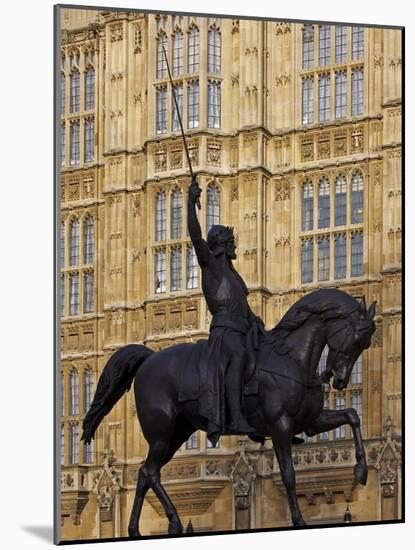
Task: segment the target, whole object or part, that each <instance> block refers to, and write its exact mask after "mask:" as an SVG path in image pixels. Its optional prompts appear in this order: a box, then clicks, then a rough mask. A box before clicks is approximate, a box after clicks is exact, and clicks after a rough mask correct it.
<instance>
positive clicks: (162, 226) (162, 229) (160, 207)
mask: <svg viewBox="0 0 415 550" xmlns="http://www.w3.org/2000/svg"><path fill="white" fill-rule="evenodd" d="M164 240H166V193H165V192H164V191H160V192H159V193H157V195H156V241H164Z"/></svg>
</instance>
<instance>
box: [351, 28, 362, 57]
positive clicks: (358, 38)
mask: <svg viewBox="0 0 415 550" xmlns="http://www.w3.org/2000/svg"><path fill="white" fill-rule="evenodd" d="M364 36H365V35H364V29H363V27H353V28H352V59H353V60H356V59H362V58H363V53H364Z"/></svg>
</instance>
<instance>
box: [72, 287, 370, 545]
mask: <svg viewBox="0 0 415 550" xmlns="http://www.w3.org/2000/svg"><path fill="white" fill-rule="evenodd" d="M375 309H376V308H375V303H373V304H372V305H371V306H370V307H369V309H366V305H365V303H364V301H363V302H358V301H357V300H356V299H355V298H353V297H352V296H350V295H349V294H347V293H345V292H343V291H340V290H337V289H323V290H317V291H315V292H312V293H310V294H308V295H306V296H305V297H304V298H302V299H300V300H299V301H298V302H297V303H295V304H294V305H293V306H292V307H291V308H290V309H289V310H288V312H287V313H286V314H285V315H284V317H283V318H282V320H281V321H280V322H279V323H278V324H277V325H276V326H275V327H274V328H273V329H271V330H269V331H265V330H264V331H263V333H261V334H260V337H259V351H258V355H257V360H256V366H255V370H254V371H253V373H252V377H251V380H250V381H249V385H250V386H251V387H254V388H256V390H255V391H250V392H248V395H245V405H244V407H245V408H244V412H245V415H246V418H247V421H248V424H249V426H252V427H253V428H254V430H255V433H256V434H257V435H258V436H261V437H270V438H271V439H272V443H273V447H274V450H275V453H276V456H277V460H278V463H279V466H280V471H281V478H282V481H283V483H284V486H285V489H286V492H287V498H288V503H289V507H290V511H291V518H292V522H293V525H304V524H305V523H304V520H303V518H302V515H301V511H300V509H299V506H298V501H297V496H296V492H295V473H294V466H293V460H292V455H291V445H292V438H293V436H295V434H301V433H302V432H305V433H306V434H307V435H309V436H313V435H316V434H319V433H322V432H326V431H328V430H333V429H335V428H338V427H339V426H343V425H345V424H348V425H349V426H351V429H352V433H353V438H354V444H355V449H356V461H357V463H356V466H355V469H354V475H355V478H356V480H357V481H358V482H359V483H361V484H363V485H365V484H366V480H367V464H366V456H365V451H364V447H363V441H362V435H361V431H360V419H359V416H358V414H357V413H356V411H355V410H354V409H352V408H348V409H344V410H324V409H323V397H324V387H323V382H327V381H328V380H329V379H330V378H331V377H333V387H334V388H335V389H338V390H343V389H344V388H345V387H346V386H347V384H348V382H349V378H350V374H351V372H352V368H353V365H354V364H355V362H356V360H357V358H358V357H359V355H360V354H361V352H362V351H363V350H364V349H366V348H367V347H369V346H370V341H371V337H372V334H373V333H374V330H375V324H374V320H373V319H374V315H375ZM326 345H327V346H328V347H329V353H328V357H327V363H326V370H325V372H324V373H323V375H322V377H321V376H319V375H318V363H319V359H320V356H321V353H322V351H323V349H324V347H325V346H326ZM208 353H209V343H208V342H207V341H206V340H199V341H198V342H197V343H195V344H178V345H176V346H172V347H169V348H166V349H163V350H161V351H158V352H153V351H152V350H150V349H149V348H147V347H146V346H143V345H139V344H130V345H127V346H124V347H122V348H121V349H119V350H118V351H116V352H115V353H114V354H113V355H112V357H111V358H110V359H109V361H108V363H107V365H106V366H105V368H104V370H103V372H102V374H101V376H100V379H99V381H98V385H97V390H96V393H95V396H94V399H93V402H92V404H91V407H90V410H89V411H88V413H87V415H86V417H85V420H84V423H83V434H82V439H83V440H84V441H85V442H86V443H89V442H90V441H91V439H92V438H93V437H94V434H95V432H96V429H97V427H98V426H99V424H100V422H101V420H102V419H103V418H104V416H105V415H106V414H108V413H109V412H110V410H111V409H112V407H113V406H114V405H115V403H116V402H117V401H118V400H119V399H120V398H121V397H122V395H123V394H124V393H125V392H126V391H128V389H129V388H130V386H131V384H132V383H133V382H134V393H135V401H136V407H137V416H138V420H139V422H140V425H141V429H142V432H143V434H144V437H145V439H146V440H147V442H148V444H149V451H148V454H147V457H146V460H145V462H144V464H143V465H142V466H141V467H140V468H139V472H138V480H137V488H136V495H135V499H134V504H133V509H132V512H131V518H130V522H129V527H128V532H129V535H130V536H131V537H134V536H139V529H138V525H139V518H140V514H141V509H142V506H143V502H144V498H145V495H146V493H147V491H148V490H149V489H150V488H151V489H152V490H153V491H154V493H155V494H156V496H157V497H158V498H159V500H160V502H161V504H162V506H163V508H164V511H165V513H166V515H167V517H168V520H169V529H168V531H169V534H176V535H177V534H181V533H182V532H183V527H182V524H181V521H180V519H179V517H178V514H177V511H176V508H175V507H174V504H173V503H172V501H171V500H170V498H169V496H168V494H167V493H166V490H165V489H164V487H163V485H162V484H161V481H160V470H161V468H162V467H163V466H164V465H165V464H167V463H168V462H169V461H170V460H171V459H172V458H173V456H174V454H175V452H176V451H177V450H178V449H179V448H180V447H181V445H183V443H184V442H185V441H187V439H188V438H189V437H190V436H191V434H192V433H193V432H194V431H195V430H204V431H207V430H208V428H209V419H208V418H206V417H204V416H202V415H201V414H200V406H199V401H201V400H203V399H204V397H205V396H203V395H201V394H200V393H199V376H202V377H203V376H205V373H203V368H206V365H207V363H206V361H204V360H203V359H204V357H206V355H207V354H208ZM253 382H254V384H252V383H253ZM225 433H232V432H229V431H228V430H227V431H226V432H225ZM237 433H239V431H238V432H237ZM248 435H251V430H249V434H248Z"/></svg>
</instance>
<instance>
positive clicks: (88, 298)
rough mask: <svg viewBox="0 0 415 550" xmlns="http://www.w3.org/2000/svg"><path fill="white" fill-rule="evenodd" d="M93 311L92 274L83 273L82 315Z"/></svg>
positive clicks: (88, 272) (90, 272)
mask: <svg viewBox="0 0 415 550" xmlns="http://www.w3.org/2000/svg"><path fill="white" fill-rule="evenodd" d="M92 311H94V273H93V272H92V271H87V272H86V273H84V313H91V312H92Z"/></svg>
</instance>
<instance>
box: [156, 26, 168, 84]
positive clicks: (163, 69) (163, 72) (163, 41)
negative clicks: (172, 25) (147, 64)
mask: <svg viewBox="0 0 415 550" xmlns="http://www.w3.org/2000/svg"><path fill="white" fill-rule="evenodd" d="M163 48H164V49H165V50H166V55H168V52H167V36H166V35H165V34H164V33H161V34H160V35H159V37H158V38H157V60H156V78H158V79H161V78H166V77H167V64H166V58H165V57H164V52H163Z"/></svg>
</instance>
